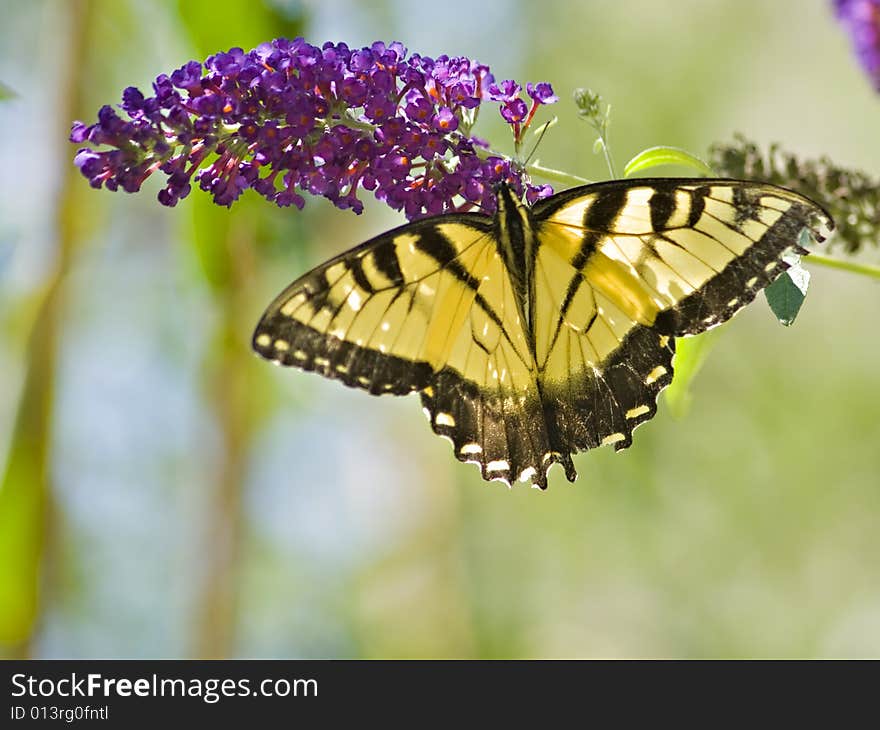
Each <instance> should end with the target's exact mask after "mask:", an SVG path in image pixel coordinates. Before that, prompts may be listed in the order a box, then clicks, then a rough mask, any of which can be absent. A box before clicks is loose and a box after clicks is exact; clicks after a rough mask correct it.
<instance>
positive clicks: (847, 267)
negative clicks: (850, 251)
mask: <svg viewBox="0 0 880 730" xmlns="http://www.w3.org/2000/svg"><path fill="white" fill-rule="evenodd" d="M806 260H807V261H809V262H810V263H811V264H819V266H826V267H827V268H829V269H840V270H842V271H851V272H852V273H854V274H861V275H862V276H870V277H871V278H872V279H880V266H872V265H871V264H860V263H858V262H857V261H843V260H841V259H835V258H832V257H831V256H823V255H822V254H818V253H811V254H809V255H808V256H807V257H806Z"/></svg>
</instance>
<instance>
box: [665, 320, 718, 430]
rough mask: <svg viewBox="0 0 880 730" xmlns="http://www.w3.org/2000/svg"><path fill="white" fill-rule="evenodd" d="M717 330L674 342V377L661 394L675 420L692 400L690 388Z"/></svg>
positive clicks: (682, 415)
mask: <svg viewBox="0 0 880 730" xmlns="http://www.w3.org/2000/svg"><path fill="white" fill-rule="evenodd" d="M717 334H718V329H717V328H716V329H713V330H710V331H709V332H704V333H703V334H701V335H698V336H697V337H683V338H681V339H677V340H676V341H675V376H674V377H673V379H672V383H671V384H670V386H669V387H668V388H666V390H664V391H663V394H664V396H665V398H666V403H667V405H668V406H669V410H670V412H671V413H672V415H673V416H674V417H675V418H682V417H684V415H685V413H687V410H688V408H689V407H690V403H691V399H692V398H693V396H692V394H691V392H690V386H691V383H692V382H693V380H694V378H695V377H696V375H697V373H698V372H699V371H700V368H702V367H703V363H704V362H706V358H707V357H709V352H711V350H712V345H713V344H714V342H715V337H716V336H717Z"/></svg>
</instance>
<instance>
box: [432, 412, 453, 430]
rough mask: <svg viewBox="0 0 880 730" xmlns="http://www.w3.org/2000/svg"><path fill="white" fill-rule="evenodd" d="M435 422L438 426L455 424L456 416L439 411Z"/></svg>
mask: <svg viewBox="0 0 880 730" xmlns="http://www.w3.org/2000/svg"><path fill="white" fill-rule="evenodd" d="M434 423H436V424H437V425H438V426H452V427H454V426H455V418H453V416H452V414H451V413H442V412H441V413H438V414H437V417H436V418H435V419H434Z"/></svg>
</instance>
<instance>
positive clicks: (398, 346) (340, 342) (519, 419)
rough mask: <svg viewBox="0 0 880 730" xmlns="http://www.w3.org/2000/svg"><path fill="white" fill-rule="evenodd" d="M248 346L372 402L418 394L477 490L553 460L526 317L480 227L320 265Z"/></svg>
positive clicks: (467, 220) (436, 227)
mask: <svg viewBox="0 0 880 730" xmlns="http://www.w3.org/2000/svg"><path fill="white" fill-rule="evenodd" d="M253 346H254V349H255V350H256V351H257V352H258V353H259V354H260V355H262V356H263V357H266V358H268V359H270V360H274V361H276V362H279V363H281V364H283V365H292V366H295V367H299V368H302V369H303V370H313V371H316V372H318V373H320V374H321V375H324V376H325V377H329V378H334V379H338V380H341V381H342V382H343V383H345V384H346V385H349V386H353V387H357V388H362V389H364V390H367V391H369V392H370V393H374V394H382V393H394V394H406V393H409V392H413V391H420V393H421V398H422V403H423V406H424V408H425V410H426V413H427V415H428V417H429V419H430V422H431V427H432V428H433V430H434V431H435V432H436V433H438V434H440V435H442V436H446V437H447V438H449V439H450V440H451V441H452V443H453V448H454V449H455V455H456V457H457V458H458V459H459V460H461V461H468V462H476V463H477V464H478V465H479V466H480V468H481V471H482V474H483V477H484V478H485V479H499V480H503V481H507V482H508V483H510V482H511V481H512V480H514V479H516V478H517V477H520V476H521V475H522V474H523V473H524V472H526V473H532V472H534V471H536V469H534V465H535V464H540V463H541V459H543V458H544V457H545V455H546V454H547V453H548V451H549V443H548V439H547V433H546V430H545V429H544V427H543V414H542V408H541V401H540V397H539V394H538V390H537V385H536V381H535V376H534V360H533V358H532V355H531V351H530V348H529V345H528V342H527V337H526V333H525V331H524V329H523V314H522V311H521V307H520V305H519V304H518V302H517V298H516V296H515V294H514V291H513V286H512V284H511V280H510V277H509V274H508V271H507V268H506V267H505V265H504V261H503V260H502V257H501V255H500V254H499V249H498V244H497V241H496V239H495V237H494V233H493V226H492V222H491V219H489V218H487V217H485V216H481V215H476V214H473V215H448V216H442V217H439V218H432V219H426V220H424V221H419V222H416V223H412V224H409V225H405V226H402V227H400V228H398V229H395V230H393V231H390V232H389V233H386V234H384V235H382V236H379V237H377V238H374V239H372V240H371V241H368V242H367V243H365V244H363V245H361V246H359V247H357V248H355V249H352V250H351V251H348V252H346V253H344V254H342V255H341V256H338V257H336V258H335V259H333V260H331V261H328V262H327V263H325V264H323V265H322V266H319V267H318V268H316V269H314V270H313V271H311V272H309V273H308V274H306V275H305V276H303V277H301V278H300V279H298V280H297V281H295V282H294V283H293V284H291V285H290V286H289V287H288V288H287V289H286V290H285V291H284V292H283V293H282V294H281V295H280V296H279V297H277V298H276V300H275V301H274V302H273V303H272V304H271V305H270V306H269V308H268V309H267V311H266V313H265V314H264V315H263V318H262V319H261V321H260V322H259V324H258V325H257V328H256V331H255V333H254V338H253ZM547 458H548V459H551V458H555V457H552V456H550V457H547ZM559 460H563V459H562V457H559ZM530 468H531V469H532V472H529V469H530ZM541 476H542V477H543V475H541ZM543 483H544V484H545V483H546V482H545V481H544V482H543Z"/></svg>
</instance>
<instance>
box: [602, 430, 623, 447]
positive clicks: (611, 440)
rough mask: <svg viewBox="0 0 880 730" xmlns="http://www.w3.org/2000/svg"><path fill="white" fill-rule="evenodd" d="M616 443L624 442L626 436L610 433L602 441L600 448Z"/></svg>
mask: <svg viewBox="0 0 880 730" xmlns="http://www.w3.org/2000/svg"><path fill="white" fill-rule="evenodd" d="M618 441H626V436H625V435H624V434H622V433H612V434H609V435H608V436H606V437H605V438H603V439H602V446H609V445H610V444H616V443H617V442H618Z"/></svg>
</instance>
